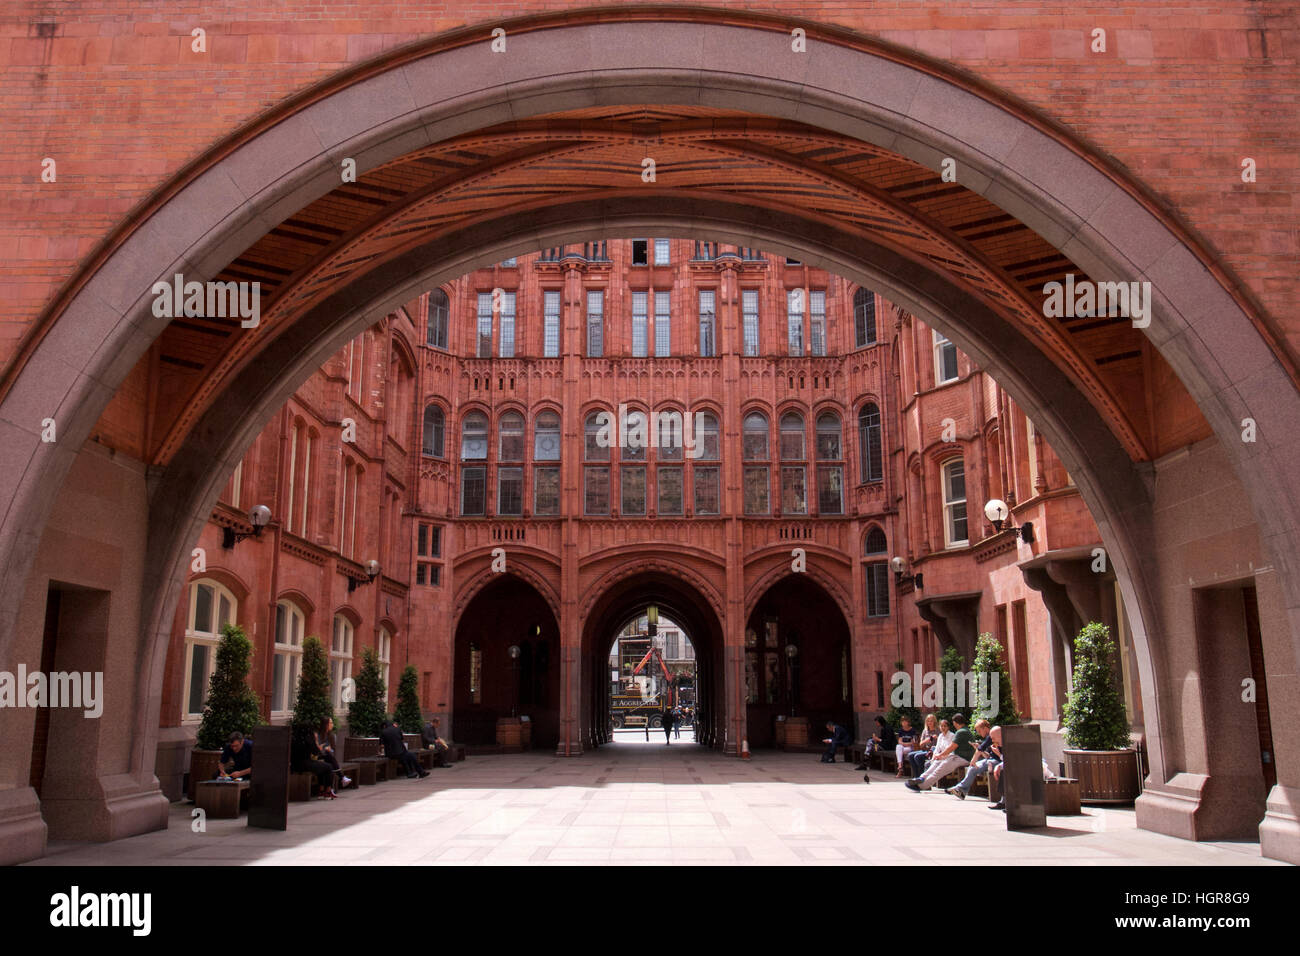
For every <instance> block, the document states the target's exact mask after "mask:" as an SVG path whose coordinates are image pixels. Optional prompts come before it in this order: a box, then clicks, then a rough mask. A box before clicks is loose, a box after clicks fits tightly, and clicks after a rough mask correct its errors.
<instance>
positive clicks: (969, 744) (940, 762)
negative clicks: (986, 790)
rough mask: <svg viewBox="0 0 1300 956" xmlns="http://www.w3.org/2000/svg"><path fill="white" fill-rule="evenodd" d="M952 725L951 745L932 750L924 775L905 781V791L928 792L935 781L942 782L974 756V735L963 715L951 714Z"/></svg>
mask: <svg viewBox="0 0 1300 956" xmlns="http://www.w3.org/2000/svg"><path fill="white" fill-rule="evenodd" d="M952 725H953V726H954V727H956V728H957V732H956V733H955V734H953V738H952V743H950V744H949V745H948V746H947V747H945V748H944V749H943V750H940V749H939V748H938V747H937V746H936V747H935V748H934V758H933V759H932V760H931V761H930V764H929V766H927V767H926V768H925V773H923V774H921V776H919V777H913V778H912V779H911V780H909V781H907V784H906V786H907V789H909V790H915V791H916V792H917V793H920V792H921V791H922V790H929V789H930V788H931V787H933V786H934V782H935V781H936V780H942V779H943V778H944V777H945V776H947V775H948V774H949V773H950V772H952V771H953V770H957V769H959V768H961V767H964V766H966V765H967V764H968V763H970V759H971V757H973V756H975V735H974V734H972V733H971V732H970V730H969V729H968V728H967V727H966V717H965V715H964V714H953V715H952Z"/></svg>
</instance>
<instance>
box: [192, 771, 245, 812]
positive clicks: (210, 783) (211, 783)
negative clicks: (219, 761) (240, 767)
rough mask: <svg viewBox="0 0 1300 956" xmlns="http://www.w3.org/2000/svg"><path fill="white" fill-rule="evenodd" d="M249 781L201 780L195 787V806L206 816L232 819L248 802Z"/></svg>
mask: <svg viewBox="0 0 1300 956" xmlns="http://www.w3.org/2000/svg"><path fill="white" fill-rule="evenodd" d="M248 787H249V784H248V781H247V780H200V781H199V782H198V783H197V784H195V785H194V804H195V806H197V807H198V808H199V809H200V810H202V811H203V812H204V814H205V815H206V816H209V817H213V818H215V819H226V820H228V819H232V818H234V817H237V816H239V810H240V807H241V806H242V805H243V804H244V803H247V802H248Z"/></svg>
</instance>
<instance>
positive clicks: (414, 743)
mask: <svg viewBox="0 0 1300 956" xmlns="http://www.w3.org/2000/svg"><path fill="white" fill-rule="evenodd" d="M402 741H403V742H404V743H405V744H406V749H407V750H410V751H416V750H419V749H420V748H421V747H423V746H424V742H423V738H422V737H421V736H420V735H419V734H402Z"/></svg>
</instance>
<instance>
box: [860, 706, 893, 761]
mask: <svg viewBox="0 0 1300 956" xmlns="http://www.w3.org/2000/svg"><path fill="white" fill-rule="evenodd" d="M897 746H898V738H897V736H895V734H894V728H893V727H891V726H889V724H888V723H887V722H886V721H885V718H884V717H881V716H879V715H877V716H876V730H875V732H874V733H873V734H872V735H871V739H870V740H868V741H867V746H866V747H865V748H864V749H863V751H862V763H860V764H858V766H857V767H856V768H855V769H857V770H866V769H867V764H868V763H870V762H871V755H872V754H873V753H875V752H876V751H877V750H893V749H894V748H895V747H897Z"/></svg>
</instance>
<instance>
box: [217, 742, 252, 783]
mask: <svg viewBox="0 0 1300 956" xmlns="http://www.w3.org/2000/svg"><path fill="white" fill-rule="evenodd" d="M252 772H253V742H252V741H251V740H245V739H244V735H243V734H241V733H240V732H239V731H235V732H234V733H233V734H231V735H230V739H229V740H228V741H226V746H224V747H222V748H221V760H220V761H219V765H218V767H217V772H216V773H215V774H213V777H212V779H214V780H215V779H217V778H218V777H223V778H224V777H229V778H230V779H232V780H245V779H247V778H248V776H249V774H251V773H252Z"/></svg>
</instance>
